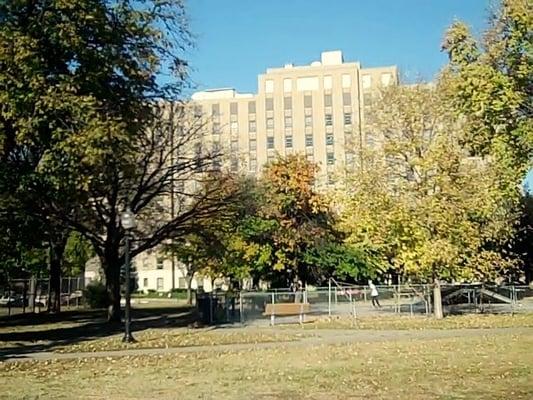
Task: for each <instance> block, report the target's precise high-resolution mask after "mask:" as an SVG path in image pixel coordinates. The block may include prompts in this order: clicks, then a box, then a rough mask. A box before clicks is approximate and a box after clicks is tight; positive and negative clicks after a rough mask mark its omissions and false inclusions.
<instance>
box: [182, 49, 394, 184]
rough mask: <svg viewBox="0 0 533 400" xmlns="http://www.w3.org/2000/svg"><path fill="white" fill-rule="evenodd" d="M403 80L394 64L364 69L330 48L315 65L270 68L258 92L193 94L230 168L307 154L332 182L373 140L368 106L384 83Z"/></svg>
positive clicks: (255, 169) (256, 167)
mask: <svg viewBox="0 0 533 400" xmlns="http://www.w3.org/2000/svg"><path fill="white" fill-rule="evenodd" d="M397 81H398V71H397V67H396V66H388V67H377V68H362V67H361V64H360V63H359V62H344V60H343V56H342V52H341V51H328V52H323V53H322V54H321V58H320V61H314V62H312V63H311V64H309V65H305V66H294V65H292V64H286V65H285V66H283V67H281V68H268V69H267V71H266V73H264V74H261V75H259V76H258V92H257V94H243V93H238V92H236V91H235V90H234V89H213V90H205V91H201V92H196V93H194V94H193V95H192V100H193V102H194V103H195V104H196V108H197V109H196V112H197V114H203V115H205V116H208V118H207V119H208V125H207V129H208V130H209V136H210V141H211V142H212V145H213V146H214V147H218V146H220V147H223V148H227V149H228V150H229V151H228V152H227V153H228V154H229V157H228V164H229V167H230V168H231V169H232V170H234V171H240V172H247V173H250V174H256V173H259V172H260V167H261V166H262V165H264V164H265V163H267V162H268V161H270V160H273V159H274V158H275V157H276V156H277V155H287V154H292V153H302V154H306V155H307V157H308V158H309V159H310V160H312V161H314V162H315V163H317V164H318V165H319V166H320V171H321V172H320V176H319V180H320V181H321V182H330V181H331V180H332V177H333V174H334V171H335V170H337V169H338V167H343V166H346V167H350V166H352V165H353V164H354V163H355V162H356V156H357V152H358V149H359V148H360V147H361V146H363V145H364V144H365V142H366V141H367V139H369V138H367V135H366V133H365V130H364V129H363V126H364V122H365V110H368V108H369V107H370V106H371V105H372V101H373V99H375V98H376V94H377V93H379V89H380V88H382V87H385V86H388V85H391V84H396V83H397Z"/></svg>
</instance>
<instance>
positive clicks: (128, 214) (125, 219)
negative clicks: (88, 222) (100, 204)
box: [120, 207, 135, 342]
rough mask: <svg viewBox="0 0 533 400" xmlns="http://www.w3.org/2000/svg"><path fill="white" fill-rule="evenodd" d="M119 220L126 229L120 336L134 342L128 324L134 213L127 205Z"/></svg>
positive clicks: (129, 321) (129, 320)
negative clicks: (131, 239)
mask: <svg viewBox="0 0 533 400" xmlns="http://www.w3.org/2000/svg"><path fill="white" fill-rule="evenodd" d="M120 222H121V224H122V227H123V228H124V230H125V231H126V235H125V238H124V239H125V245H126V246H125V247H126V249H125V253H124V264H125V268H126V307H125V309H124V311H125V315H124V337H123V338H122V341H123V342H134V341H135V339H134V338H133V336H132V334H131V329H130V324H131V316H130V309H131V301H130V300H131V293H130V285H131V282H130V269H131V268H130V233H131V230H132V229H133V228H135V215H134V214H133V212H132V211H131V210H130V208H129V207H128V208H127V209H126V210H124V212H123V213H122V214H121V216H120Z"/></svg>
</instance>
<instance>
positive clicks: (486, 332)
mask: <svg viewBox="0 0 533 400" xmlns="http://www.w3.org/2000/svg"><path fill="white" fill-rule="evenodd" d="M235 329H247V328H235ZM283 332H284V333H299V334H302V333H308V334H309V335H310V336H305V337H302V338H301V339H299V340H295V341H285V342H265V343H246V344H220V345H209V346H190V347H173V348H151V349H131V350H114V351H98V352H88V353H54V352H36V353H25V354H11V355H10V356H9V358H6V359H5V360H4V362H15V361H45V360H65V359H80V358H105V357H126V356H157V355H168V354H187V353H201V352H232V351H241V350H252V349H269V348H275V347H279V346H283V347H291V348H294V347H312V346H320V345H342V344H350V343H368V342H385V341H417V340H434V339H446V338H459V337H475V336H494V335H509V334H522V335H523V334H525V335H533V328H493V329H427V330H355V329H317V330H309V331H302V330H301V329H298V330H297V329H295V330H292V329H291V330H285V329H284V330H283Z"/></svg>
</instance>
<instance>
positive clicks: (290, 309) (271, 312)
mask: <svg viewBox="0 0 533 400" xmlns="http://www.w3.org/2000/svg"><path fill="white" fill-rule="evenodd" d="M309 311H310V307H309V303H275V304H272V303H269V304H266V306H265V312H264V313H263V315H265V316H270V324H271V325H274V321H275V318H276V316H283V315H299V316H300V323H302V322H303V317H304V315H305V314H308V313H309Z"/></svg>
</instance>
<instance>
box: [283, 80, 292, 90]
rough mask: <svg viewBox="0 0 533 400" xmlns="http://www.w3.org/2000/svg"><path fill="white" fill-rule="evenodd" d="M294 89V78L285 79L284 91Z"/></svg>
mask: <svg viewBox="0 0 533 400" xmlns="http://www.w3.org/2000/svg"><path fill="white" fill-rule="evenodd" d="M291 90H292V79H283V91H284V92H290V91H291Z"/></svg>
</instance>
